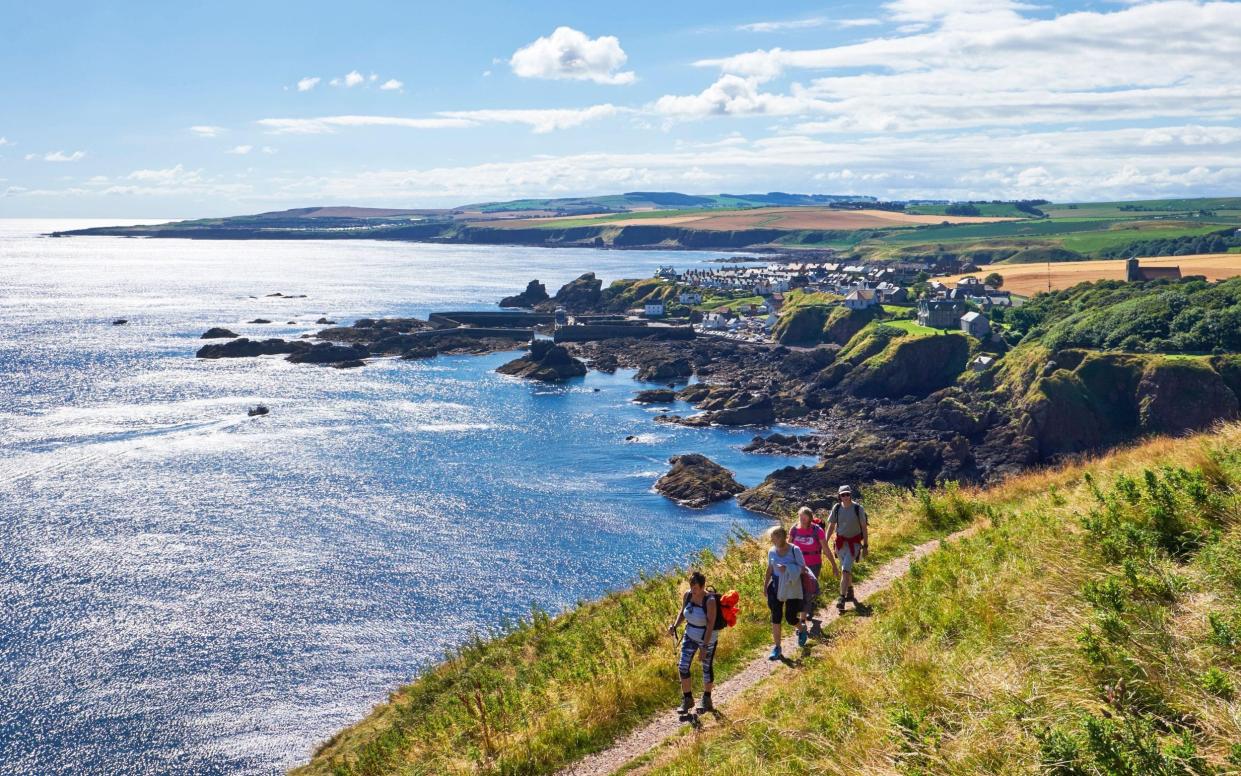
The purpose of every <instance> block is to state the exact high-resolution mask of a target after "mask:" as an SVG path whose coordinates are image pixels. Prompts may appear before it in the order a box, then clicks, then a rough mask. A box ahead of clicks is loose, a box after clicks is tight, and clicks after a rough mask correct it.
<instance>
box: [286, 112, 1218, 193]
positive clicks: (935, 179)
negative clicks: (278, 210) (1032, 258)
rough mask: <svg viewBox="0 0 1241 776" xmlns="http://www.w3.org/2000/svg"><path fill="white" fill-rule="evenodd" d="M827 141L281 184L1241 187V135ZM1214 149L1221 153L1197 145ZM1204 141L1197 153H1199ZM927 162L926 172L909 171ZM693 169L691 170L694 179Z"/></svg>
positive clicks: (322, 188) (435, 187) (581, 188)
mask: <svg viewBox="0 0 1241 776" xmlns="http://www.w3.org/2000/svg"><path fill="white" fill-rule="evenodd" d="M1161 132H1162V134H1161V135H1152V134H1151V130H1148V129H1139V128H1127V129H1101V130H1075V131H1065V130H1054V131H1047V132H1014V131H1012V130H986V131H978V132H969V133H957V134H952V135H944V134H942V133H931V134H927V135H913V134H891V135H888V134H884V135H878V136H873V137H858V138H851V139H832V140H823V139H818V138H812V137H804V136H778V137H769V138H765V139H761V140H756V141H743V142H735V141H730V142H728V143H720V142H715V143H707V144H699V145H695V146H686V147H684V148H679V149H677V150H674V151H652V152H642V153H589V154H574V155H566V156H539V157H534V158H530V159H525V160H518V161H510V162H494V163H486V164H477V165H469V166H457V167H435V168H425V169H404V170H378V171H367V172H362V173H358V174H353V175H346V176H341V177H305V178H296V179H289V180H286V181H283V182H282V183H281V188H280V190H279V191H278V192H275V193H274V194H273V196H275V197H279V198H283V199H285V200H290V201H296V200H303V201H308V200H326V199H331V200H334V201H349V202H365V201H370V202H383V201H392V200H393V199H404V200H411V201H419V202H432V201H433V202H439V203H441V204H446V205H448V204H460V203H461V202H464V201H477V200H479V199H482V198H507V197H520V196H546V195H548V194H555V193H563V194H565V195H571V194H583V193H589V192H597V191H600V190H602V189H604V188H611V187H614V186H625V187H627V186H633V187H645V186H651V187H668V188H673V189H675V188H677V187H678V186H681V187H684V186H686V185H690V184H693V183H694V182H695V179H698V180H703V181H707V183H705V184H703V185H706V186H709V189H701V190H710V191H721V190H724V191H727V190H730V189H732V188H734V187H747V188H751V187H752V188H756V189H759V190H776V189H779V190H785V191H816V190H818V191H822V190H824V186H830V187H831V190H832V191H836V192H840V193H861V194H875V195H878V196H882V197H892V198H919V197H945V198H954V199H973V198H986V199H990V198H995V197H1003V198H1011V197H1048V198H1050V199H1056V200H1060V201H1072V200H1073V199H1086V198H1089V199H1110V198H1115V199H1123V198H1138V197H1152V196H1186V195H1189V194H1202V193H1204V192H1209V193H1210V192H1213V193H1218V194H1221V195H1222V194H1225V193H1228V192H1235V191H1236V190H1238V189H1241V128H1239V127H1232V126H1227V127H1224V126H1216V127H1207V126H1200V125H1182V126H1175V127H1165V128H1163V129H1162V130H1161ZM1204 138H1209V140H1210V142H1208V143H1202V142H1199V141H1201V140H1202V139H1204ZM1187 139H1193V143H1194V144H1193V145H1190V144H1187V142H1186V140H1187ZM911 160H917V164H911ZM687 171H688V172H687Z"/></svg>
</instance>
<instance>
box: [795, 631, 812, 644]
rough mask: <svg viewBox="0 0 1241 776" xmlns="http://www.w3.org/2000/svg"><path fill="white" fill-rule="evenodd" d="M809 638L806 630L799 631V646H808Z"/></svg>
mask: <svg viewBox="0 0 1241 776" xmlns="http://www.w3.org/2000/svg"><path fill="white" fill-rule="evenodd" d="M808 638H810V634H809V633H806V631H805V629H802V630H799V631H797V646H799V647H804V646H806V639H808Z"/></svg>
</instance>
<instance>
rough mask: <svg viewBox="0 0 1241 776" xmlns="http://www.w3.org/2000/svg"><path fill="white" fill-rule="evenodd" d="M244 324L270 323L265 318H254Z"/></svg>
mask: <svg viewBox="0 0 1241 776" xmlns="http://www.w3.org/2000/svg"><path fill="white" fill-rule="evenodd" d="M246 323H271V321H269V320H267V319H266V318H255V319H254V320H252V321H246Z"/></svg>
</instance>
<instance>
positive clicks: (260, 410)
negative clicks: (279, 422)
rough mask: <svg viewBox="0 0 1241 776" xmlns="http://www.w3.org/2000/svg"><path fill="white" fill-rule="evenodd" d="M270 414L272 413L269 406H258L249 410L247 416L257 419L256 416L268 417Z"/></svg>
mask: <svg viewBox="0 0 1241 776" xmlns="http://www.w3.org/2000/svg"><path fill="white" fill-rule="evenodd" d="M269 412H271V410H269V409H267V406H266V405H264V404H256V405H255V406H253V407H251V408H250V409H249V410H247V411H246V414H247V415H249V416H250V417H252V418H253V417H256V416H258V415H266V414H267V413H269Z"/></svg>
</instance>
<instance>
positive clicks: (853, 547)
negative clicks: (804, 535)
mask: <svg viewBox="0 0 1241 776" xmlns="http://www.w3.org/2000/svg"><path fill="white" fill-rule="evenodd" d="M837 498H838V499H839V500H838V501H837V502H836V504H835V506H833V507H832V512H831V515H830V516H829V517H828V520H827V538H829V539H830V538H831V537H832V535H833V534H835V536H836V545H835V546H836V557H838V558H840V598H838V599H837V600H836V611H838V612H842V613H843V612H844V610H845V603H846V602H847V601H852V602H853V605H854V606H855V607H859V608H860V607H861V603H860V602H859V601H858V600H857V598H856V597H854V595H853V564H855V563H857V562H858V561H859V560H861V559H862V558H863V557H865V555H866V552H867V549H868V540H869V533H868V529H867V525H866V508H865V507H863V506H862V505H861V504H860V503H858V502H856V501H854V500H853V491H852V490H851V489H850V488H849V486H848V485H841V486H840V489H839V490H838V491H837Z"/></svg>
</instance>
